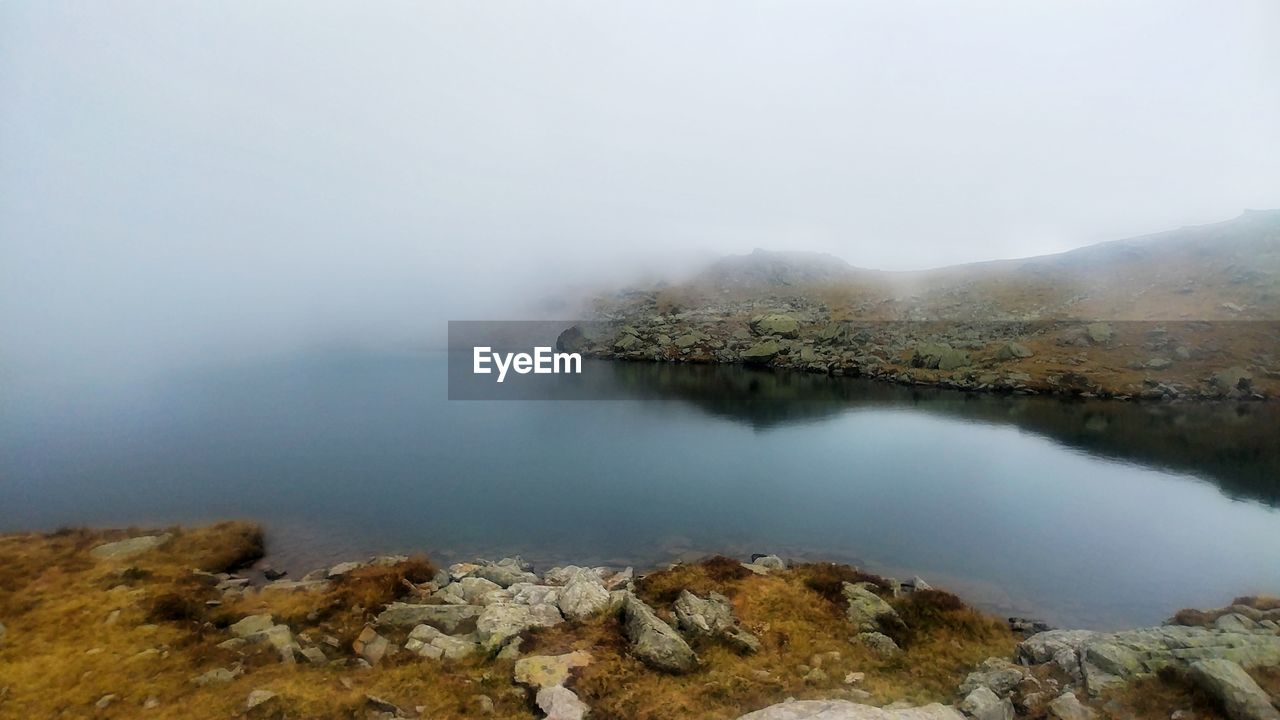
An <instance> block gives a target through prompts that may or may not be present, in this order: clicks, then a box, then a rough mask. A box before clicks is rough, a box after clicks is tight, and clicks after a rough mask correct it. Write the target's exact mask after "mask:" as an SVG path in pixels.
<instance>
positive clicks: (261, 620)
mask: <svg viewBox="0 0 1280 720" xmlns="http://www.w3.org/2000/svg"><path fill="white" fill-rule="evenodd" d="M275 624H276V622H275V619H274V618H273V617H271V615H270V614H266V613H264V614H261V615H249V616H248V617H244V618H241V619H240V620H238V621H236V622H235V623H233V624H232V625H231V626H230V627H228V628H227V630H228V631H229V632H230V633H231V634H232V635H234V636H236V637H238V638H247V637H249V636H250V635H256V634H258V633H261V632H266V631H267V630H268V629H270V628H271V627H272V626H274V625H275Z"/></svg>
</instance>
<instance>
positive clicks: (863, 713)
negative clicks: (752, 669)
mask: <svg viewBox="0 0 1280 720" xmlns="http://www.w3.org/2000/svg"><path fill="white" fill-rule="evenodd" d="M738 720H965V717H964V715H961V714H960V712H959V711H957V710H956V709H955V708H952V707H948V706H946V705H939V704H937V703H935V704H933V705H925V706H922V707H915V708H903V709H901V710H887V709H883V708H878V707H875V706H874V705H860V704H858V703H855V702H849V701H848V700H798V701H795V702H785V703H780V704H778V705H770V706H769V707H767V708H764V709H763V710H757V711H755V712H753V713H747V714H746V715H743V716H742V717H740V718H738Z"/></svg>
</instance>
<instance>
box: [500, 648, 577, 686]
mask: <svg viewBox="0 0 1280 720" xmlns="http://www.w3.org/2000/svg"><path fill="white" fill-rule="evenodd" d="M591 660H592V658H591V654H590V653H587V652H584V651H581V650H579V651H576V652H571V653H565V654H563V655H531V656H529V657H527V658H521V659H520V660H519V661H517V662H516V666H515V676H514V677H515V681H516V682H518V683H520V684H521V685H528V686H529V687H533V688H544V687H554V686H556V685H564V684H565V683H566V682H568V681H569V676H570V675H571V674H572V673H573V671H574V669H576V668H581V667H586V666H587V665H590V664H591Z"/></svg>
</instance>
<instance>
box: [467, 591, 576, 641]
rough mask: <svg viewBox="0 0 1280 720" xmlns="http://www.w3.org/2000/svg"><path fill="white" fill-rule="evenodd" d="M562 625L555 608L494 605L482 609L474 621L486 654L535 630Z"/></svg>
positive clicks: (553, 606)
mask: <svg viewBox="0 0 1280 720" xmlns="http://www.w3.org/2000/svg"><path fill="white" fill-rule="evenodd" d="M561 622H564V618H563V617H562V616H561V615H560V610H559V609H558V608H557V607H556V606H555V605H517V604H515V603H494V604H493V605H488V606H485V608H484V611H483V612H481V613H480V617H478V618H476V636H477V637H478V638H479V640H480V644H481V645H482V646H483V647H484V649H485V650H486V651H489V652H496V651H497V650H499V649H501V648H502V646H503V645H505V644H506V643H507V641H508V640H510V639H511V638H513V637H515V636H516V635H519V634H520V633H522V632H524V631H525V630H528V629H530V628H535V627H551V626H553V625H558V624H560V623H561Z"/></svg>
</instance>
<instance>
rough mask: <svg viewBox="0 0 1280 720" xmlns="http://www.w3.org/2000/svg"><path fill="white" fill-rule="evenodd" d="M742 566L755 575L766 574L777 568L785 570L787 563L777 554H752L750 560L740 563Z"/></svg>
mask: <svg viewBox="0 0 1280 720" xmlns="http://www.w3.org/2000/svg"><path fill="white" fill-rule="evenodd" d="M742 567H744V568H746V569H748V570H750V571H751V572H753V573H755V574H756V575H768V574H769V573H771V572H774V571H777V570H786V569H787V563H786V562H785V561H783V559H782V558H780V557H778V556H777V555H752V556H751V562H749V563H742Z"/></svg>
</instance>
